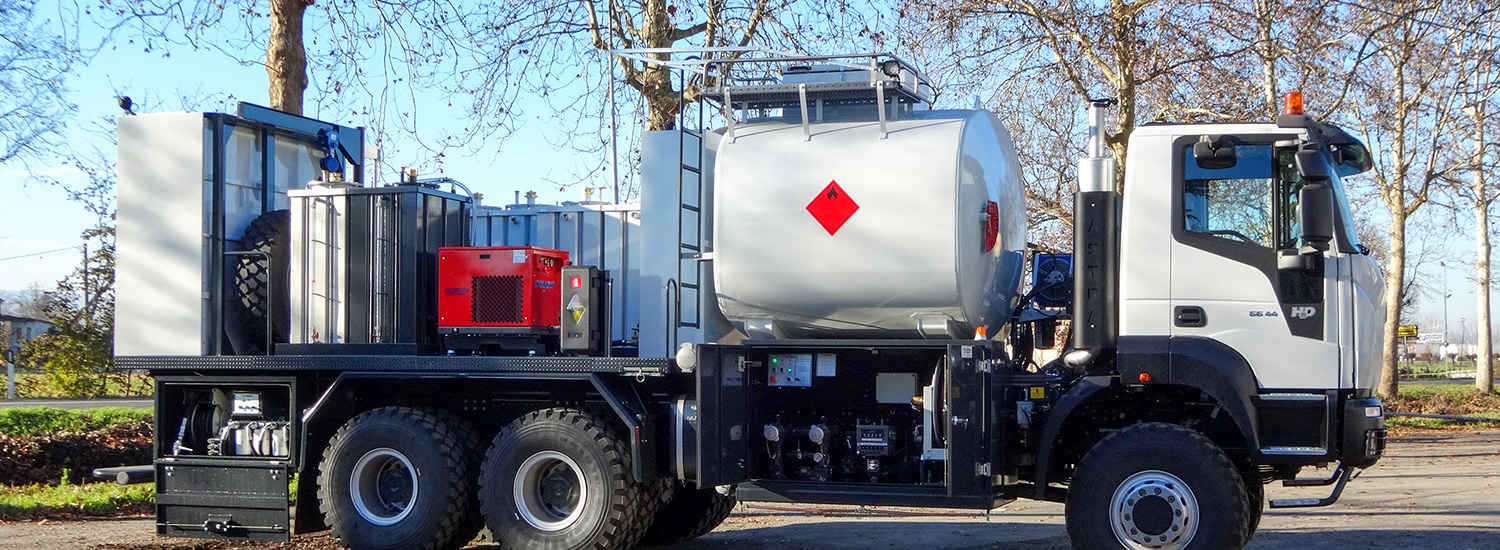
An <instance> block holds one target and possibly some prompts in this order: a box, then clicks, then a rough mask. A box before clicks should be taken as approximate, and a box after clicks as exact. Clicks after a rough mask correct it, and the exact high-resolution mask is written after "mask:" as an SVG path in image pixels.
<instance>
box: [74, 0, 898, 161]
mask: <svg viewBox="0 0 1500 550" xmlns="http://www.w3.org/2000/svg"><path fill="white" fill-rule="evenodd" d="M95 1H96V2H98V9H97V10H96V11H97V13H99V14H116V13H119V12H120V11H121V10H122V9H123V14H121V15H119V16H114V15H101V16H100V18H99V23H100V24H102V25H104V26H106V27H108V28H122V27H128V28H129V29H131V30H132V31H133V32H136V31H138V34H136V35H132V36H134V38H132V40H138V45H139V46H140V47H142V48H143V49H144V50H146V51H156V50H158V49H163V48H177V47H192V48H205V49H213V50H217V51H220V52H222V53H224V54H225V55H227V56H229V57H230V58H231V59H233V60H235V61H236V62H238V63H241V64H243V65H256V66H263V67H264V68H265V70H266V71H267V74H268V76H269V80H270V94H269V95H270V98H271V106H273V107H276V108H279V109H283V110H287V111H290V112H302V111H303V110H304V107H305V108H306V109H307V110H308V111H309V112H323V111H326V110H337V111H338V112H340V113H348V114H354V115H362V116H364V117H365V118H366V125H367V126H369V127H371V128H373V129H375V130H376V133H375V136H376V139H377V140H379V141H377V143H376V145H378V146H380V147H381V149H382V151H383V154H382V157H383V158H386V159H392V158H400V156H399V154H398V153H399V151H396V150H395V149H394V148H393V146H392V145H391V144H389V143H388V142H387V141H386V139H387V138H386V137H385V136H386V135H387V134H393V135H394V134H399V135H404V136H409V137H411V138H413V140H414V141H415V143H416V146H417V147H419V148H422V149H425V150H426V152H427V153H428V155H429V156H430V157H431V158H433V159H435V162H439V163H440V162H441V159H442V158H443V157H444V155H445V154H446V152H447V151H448V149H450V148H458V149H460V150H463V151H464V152H466V153H467V154H478V153H480V152H481V151H483V150H484V149H485V148H486V147H487V142H488V140H491V139H493V140H499V141H503V140H504V139H506V138H507V137H509V136H510V135H511V134H512V133H513V132H514V131H515V130H516V129H517V128H519V127H520V125H522V124H524V123H525V122H526V121H527V120H528V119H537V118H541V119H543V120H545V121H546V123H547V124H549V125H552V130H553V131H551V132H549V139H556V140H558V141H557V142H556V143H554V144H553V145H556V146H558V147H559V148H571V149H575V150H577V151H580V152H583V153H604V152H605V149H606V147H605V145H606V144H607V143H608V142H609V140H610V132H611V129H610V128H611V125H610V124H609V121H610V119H611V115H612V114H613V113H614V112H615V106H614V105H611V102H610V101H609V99H610V98H615V99H616V102H615V103H617V104H618V105H619V108H620V109H621V110H623V111H626V112H627V113H628V114H627V116H626V121H625V123H624V124H623V126H625V127H626V128H630V129H632V130H633V129H634V128H636V125H633V124H630V122H631V121H632V120H641V121H642V122H644V126H645V127H646V128H648V129H662V128H669V127H671V125H672V124H673V121H674V120H675V116H676V114H677V110H678V108H677V105H678V95H679V94H680V93H686V94H687V95H688V99H689V100H691V99H693V98H694V97H695V94H696V93H697V88H696V87H695V86H693V85H689V86H688V87H687V88H686V89H684V83H682V82H675V83H674V82H673V81H672V73H671V72H670V71H666V70H664V69H662V68H660V67H656V66H653V65H648V64H640V63H632V62H629V61H624V60H611V59H610V58H609V56H608V55H607V54H606V53H604V52H605V51H607V50H611V49H616V48H656V47H673V46H679V47H680V46H692V47H715V46H737V45H746V44H751V43H757V44H774V45H778V46H784V47H793V48H798V47H805V46H816V45H818V44H819V41H820V40H824V39H828V38H831V37H835V36H838V37H852V38H857V39H858V40H860V41H861V42H863V41H871V42H873V41H877V40H879V39H880V33H879V31H878V27H879V25H878V24H877V23H872V22H871V21H874V20H878V19H879V18H880V16H879V15H878V13H879V12H878V11H877V10H872V9H871V8H870V7H869V6H867V5H863V4H859V3H854V2H848V1H846V0H840V1H837V2H831V3H825V2H799V1H798V0H709V1H706V2H701V3H674V2H668V1H667V0H523V1H516V2H486V3H453V2H447V1H440V0H411V1H408V2H400V3H388V2H376V3H373V4H366V3H355V2H316V3H314V2H311V1H309V0H268V3H269V8H270V9H269V13H270V23H269V25H267V24H266V23H264V22H262V19H264V16H263V15H262V14H263V13H265V11H263V10H264V9H265V4H266V3H263V2H260V1H259V0H228V1H225V2H213V3H207V2H194V1H191V0H95ZM304 23H305V24H306V26H305V28H304ZM871 27H875V29H872V28H871ZM233 29H240V30H239V31H238V32H236V31H235V30H233ZM258 51H264V52H265V55H264V56H259V55H254V54H250V53H247V52H258ZM309 52H310V53H309ZM665 56H666V54H662V57H663V58H665ZM611 65H615V66H616V67H617V70H616V71H615V72H614V73H612V71H611ZM617 77H618V78H617ZM304 90H307V93H308V95H307V96H306V99H305V100H304V98H303V93H304ZM433 93H437V94H441V95H444V96H446V97H447V98H449V101H450V104H449V105H450V106H451V107H452V108H453V109H454V110H455V111H456V112H458V113H461V114H460V116H459V117H458V118H460V119H461V120H462V124H461V125H460V126H457V127H452V126H450V127H444V128H438V129H434V128H432V123H431V122H429V121H433V120H441V119H443V118H446V117H439V116H433V114H429V113H428V112H419V111H422V110H421V109H419V108H418V105H419V103H420V101H419V98H420V97H424V96H430V95H431V94H433ZM611 94H613V95H611ZM523 99H531V100H532V101H530V102H529V104H531V105H535V104H537V103H541V104H542V105H544V107H542V108H541V109H540V110H541V111H543V112H528V111H527V110H526V108H525V107H523V105H525V104H527V103H528V102H526V101H523ZM304 103H305V104H306V105H304ZM449 114H451V113H449ZM341 116H347V115H341ZM628 131H629V130H628ZM595 158H597V160H595V161H593V164H592V166H590V167H589V168H587V169H585V170H584V171H585V172H596V171H598V170H599V169H600V168H602V166H604V165H607V164H608V159H607V158H606V157H605V155H603V154H598V155H596V156H595Z"/></svg>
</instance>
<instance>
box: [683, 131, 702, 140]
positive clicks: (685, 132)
mask: <svg viewBox="0 0 1500 550" xmlns="http://www.w3.org/2000/svg"><path fill="white" fill-rule="evenodd" d="M682 133H684V134H687V135H690V136H693V137H695V138H701V137H703V133H702V132H699V131H697V130H683V131H682Z"/></svg>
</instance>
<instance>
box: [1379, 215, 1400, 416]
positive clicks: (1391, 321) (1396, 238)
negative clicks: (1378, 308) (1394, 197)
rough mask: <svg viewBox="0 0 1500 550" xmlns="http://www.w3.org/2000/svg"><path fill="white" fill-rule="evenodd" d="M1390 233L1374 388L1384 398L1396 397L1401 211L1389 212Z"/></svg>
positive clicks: (1398, 347) (1398, 346) (1398, 345)
mask: <svg viewBox="0 0 1500 550" xmlns="http://www.w3.org/2000/svg"><path fill="white" fill-rule="evenodd" d="M1399 188H1400V187H1398V189H1399ZM1398 196H1399V195H1398ZM1390 230H1391V252H1390V256H1389V258H1387V259H1388V260H1389V261H1388V262H1387V265H1386V268H1387V269H1386V272H1385V328H1384V330H1383V331H1382V333H1381V339H1380V340H1381V351H1382V352H1383V353H1382V355H1381V360H1380V387H1379V388H1378V389H1377V393H1378V394H1379V395H1380V396H1381V397H1386V398H1390V397H1395V396H1396V387H1397V380H1398V376H1399V374H1398V373H1397V371H1396V365H1397V359H1398V353H1399V352H1400V341H1399V340H1397V339H1396V327H1397V326H1399V325H1400V324H1401V297H1402V294H1403V292H1402V282H1403V279H1404V274H1405V273H1406V211H1405V209H1403V208H1399V207H1398V208H1392V209H1391V224H1390Z"/></svg>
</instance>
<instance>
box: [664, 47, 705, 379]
mask: <svg viewBox="0 0 1500 550" xmlns="http://www.w3.org/2000/svg"><path fill="white" fill-rule="evenodd" d="M687 80H688V78H687V76H686V74H684V82H683V85H682V86H680V87H679V89H680V90H683V91H680V92H678V94H677V155H678V159H679V164H680V169H679V170H678V171H677V197H678V205H677V206H678V208H677V277H676V279H674V280H673V281H669V282H668V287H669V288H668V294H669V300H671V303H670V304H669V305H668V307H669V308H670V309H669V313H670V315H671V317H672V322H671V323H670V325H669V327H670V328H669V330H670V332H671V335H670V336H669V337H668V340H669V342H668V344H669V345H668V346H667V352H668V353H672V350H675V349H676V348H677V345H678V342H679V337H678V333H679V331H680V330H681V329H684V328H690V329H701V328H702V324H703V323H702V321H703V319H702V310H701V307H700V306H701V300H702V296H701V294H700V292H701V290H702V275H703V262H704V261H708V260H709V258H711V256H709V254H708V253H709V252H710V251H708V250H706V249H705V248H706V247H705V246H704V242H703V208H704V207H703V160H704V152H703V134H704V131H703V128H701V127H698V128H692V129H689V127H688V126H689V125H688V118H689V117H688V112H689V111H688V109H687V104H686V103H687V98H686V97H685V95H686V90H687V84H688V82H687ZM697 103H698V109H697V111H698V112H697V115H698V116H697V121H696V122H697V123H698V124H700V125H701V124H702V123H703V102H702V101H698V102H697ZM689 146H691V147H692V148H691V149H689ZM687 151H694V152H695V153H696V154H695V155H689V154H687ZM693 157H696V158H693ZM674 286H675V290H676V292H673V291H672V290H673V289H672V288H671V287H674ZM684 302H686V303H684Z"/></svg>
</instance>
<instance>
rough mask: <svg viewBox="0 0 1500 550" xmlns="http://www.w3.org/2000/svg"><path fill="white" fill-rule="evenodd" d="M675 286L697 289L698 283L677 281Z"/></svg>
mask: <svg viewBox="0 0 1500 550" xmlns="http://www.w3.org/2000/svg"><path fill="white" fill-rule="evenodd" d="M677 287H678V288H685V289H688V290H698V283H677Z"/></svg>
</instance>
